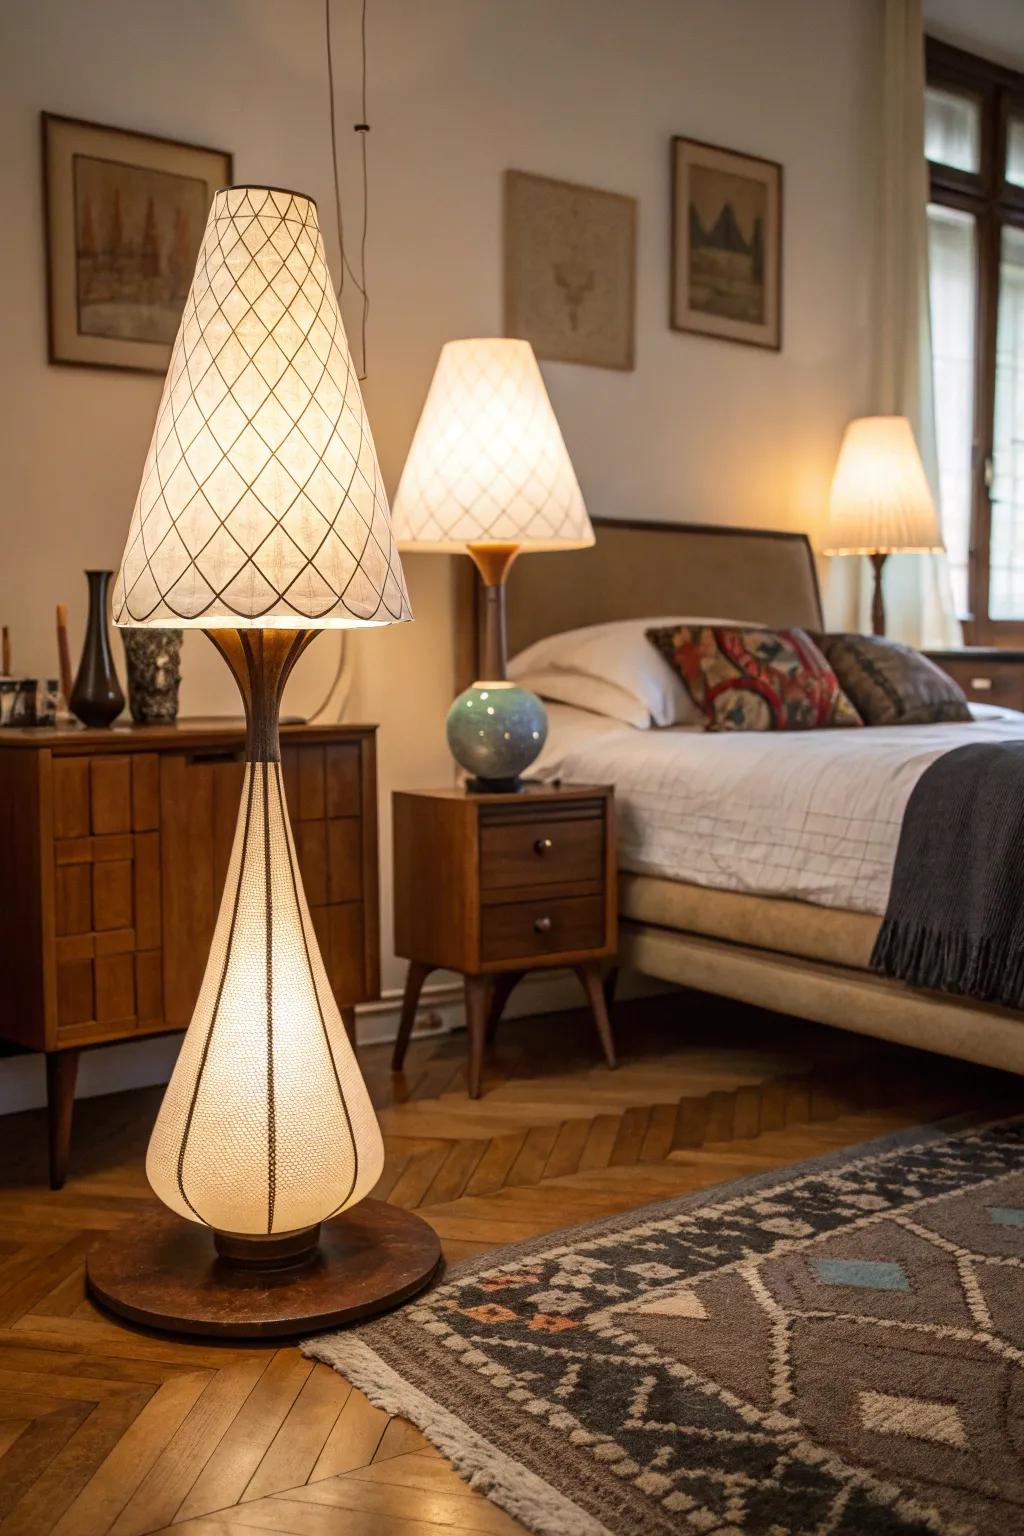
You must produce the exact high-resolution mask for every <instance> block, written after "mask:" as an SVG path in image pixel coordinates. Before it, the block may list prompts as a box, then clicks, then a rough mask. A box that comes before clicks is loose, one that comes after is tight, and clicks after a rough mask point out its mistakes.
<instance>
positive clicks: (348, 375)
mask: <svg viewBox="0 0 1024 1536" xmlns="http://www.w3.org/2000/svg"><path fill="white" fill-rule="evenodd" d="M114 616H115V620H116V622H117V623H118V624H119V625H121V626H129V627H131V626H148V625H159V626H163V625H171V626H176V627H181V626H186V627H193V628H203V629H207V630H210V631H212V632H213V633H212V638H213V639H214V641H215V643H216V644H217V646H218V649H220V650H221V652H222V654H223V655H224V656H225V658H226V659H227V660H228V662H229V664H230V665H231V666H232V669H233V671H234V672H235V675H236V678H237V679H238V681H239V684H240V686H241V687H242V689H243V694H244V696H245V701H246V713H247V719H248V725H249V733H248V748H247V759H248V761H247V763H246V769H245V779H244V785H243V790H242V800H241V806H240V809H239V816H238V823H237V827H236V830H235V838H234V844H233V848H232V853H231V859H230V864H229V867H228V871H227V878H226V881H225V887H224V894H223V897H222V901H221V907H220V912H219V916H218V918H217V924H216V928H215V931H214V935H213V942H212V946H211V950H210V955H209V959H208V962H207V966H206V971H205V975H204V978H203V982H202V986H201V989H200V993H199V998H198V1001H197V1003H196V1007H195V1012H194V1014H193V1016H192V1020H191V1023H190V1024H189V1027H188V1031H187V1033H186V1035H185V1039H184V1042H183V1044H182V1048H181V1052H180V1054H179V1057H178V1061H177V1063H176V1065H175V1068H174V1073H173V1075H172V1078H171V1081H170V1084H169V1086H168V1089H167V1092H166V1095H165V1097H164V1100H163V1103H162V1105H161V1108H160V1112H159V1115H158V1118H157V1122H156V1126H155V1128H154V1131H153V1136H152V1139H151V1142H150V1146H149V1153H148V1157H147V1161H146V1171H147V1174H148V1177H149V1180H150V1183H151V1184H152V1186H153V1189H154V1191H155V1192H156V1194H157V1195H158V1196H159V1197H160V1199H161V1200H162V1201H163V1202H164V1203H165V1205H167V1206H169V1207H170V1209H171V1210H172V1211H174V1212H176V1213H177V1214H178V1215H180V1216H183V1217H185V1218H186V1219H188V1220H190V1221H193V1222H200V1223H205V1224H207V1225H209V1226H211V1227H213V1228H214V1229H215V1230H216V1231H217V1233H218V1234H230V1235H237V1236H241V1237H243V1238H249V1237H252V1238H254V1239H255V1238H260V1239H262V1238H274V1237H277V1236H278V1235H279V1234H291V1233H294V1232H296V1231H306V1230H308V1229H315V1228H316V1226H317V1224H318V1223H320V1222H322V1221H324V1220H326V1219H328V1218H329V1217H331V1216H332V1215H335V1214H338V1213H340V1212H342V1211H343V1210H345V1209H346V1208H348V1207H349V1206H351V1205H354V1204H355V1203H356V1202H357V1201H359V1200H361V1199H362V1198H363V1197H364V1196H365V1195H366V1194H367V1193H368V1192H369V1191H370V1190H371V1189H372V1187H373V1185H374V1184H375V1183H376V1181H377V1179H378V1178H379V1176H380V1172H381V1168H382V1166H383V1158H384V1152H383V1144H382V1140H381V1134H380V1129H379V1126H378V1124H377V1119H376V1116H375V1115H374V1112H373V1108H372V1105H371V1103H370V1098H369V1095H368V1093H367V1090H366V1086H365V1084H364V1082H363V1079H362V1076H361V1074H360V1071H359V1067H358V1065H357V1062H356V1059H355V1055H354V1052H353V1049H352V1046H351V1044H350V1042H349V1039H348V1035H347V1033H346V1031H345V1028H344V1025H343V1023H342V1019H341V1015H340V1012H339V1008H338V1005H337V1003H336V1001H335V999H334V997H333V995H332V993H331V988H330V986H329V984H328V981H327V976H326V973H325V970H324V965H323V961H322V959H321V956H320V952H319V948H318V946H317V941H316V936H315V933H314V930H313V925H312V921H311V918H310V913H309V909H308V907H307V905H306V898H305V895H304V893H303V889H302V882H301V879H300V876H299V870H298V863H297V860H296V855H295V845H294V842H293V840H292V834H291V828H290V826H289V821H288V814H287V811H286V806H285V792H284V785H283V781H282V773H281V763H280V749H279V745H278V739H277V713H278V706H279V701H280V696H281V692H282V690H283V687H284V683H285V681H286V679H287V675H288V672H289V670H290V668H291V666H292V664H293V663H294V661H295V659H296V658H297V656H298V655H299V654H300V652H301V650H302V649H303V647H304V646H305V644H306V643H307V641H308V640H309V639H311V638H312V636H311V635H310V634H309V633H308V632H309V631H313V630H317V629H323V628H330V627H356V626H364V625H379V624H388V623H395V622H400V621H402V620H405V619H408V618H410V617H411V614H410V611H409V604H408V599H407V597H406V590H405V581H404V577H403V573H402V567H401V562H400V559H399V556H398V552H397V546H396V544H395V541H394V539H393V537H392V532H391V524H390V517H389V512H388V505H387V498H386V496H385V492H384V487H383V483H382V481H381V476H380V470H379V468H378V464H377V455H376V452H375V449H374V444H373V437H372V435H371V432H370V426H369V422H368V420H367V416H366V411H365V408H364V405H363V400H362V395H361V393H360V389H359V383H358V380H357V378H356V372H355V369H354V367H353V364H352V358H351V356H350V353H349V348H348V342H347V340H346V337H345V331H344V327H343V325H342V321H341V315H340V313H339V310H338V304H337V299H336V297H335V293H334V289H333V287H332V285H331V281H330V275H329V273H328V269H327V264H326V261H325V258H324V249H323V242H322V239H321V236H320V230H319V226H318V223H317V212H316V205H315V203H313V202H312V201H311V200H310V199H309V198H306V197H302V196H300V195H298V194H296V193H291V192H282V191H276V190H274V189H270V188H257V187H232V188H228V189H226V190H225V191H222V192H218V193H217V195H216V197H215V198H214V201H213V206H212V208H211V211H210V216H209V221H208V224H207V228H206V234H205V238H204V240H203V245H202V248H201V250H200V253H199V259H198V263H197V266H196V273H195V277H194V279H193V282H192V287H191V290H190V292H189V295H188V299H187V302H186V305H185V310H184V314H183V316H182V321H181V327H180V329H179V332H178V336H177V339H176V341H175V344H174V348H173V351H172V354H171V362H170V367H169V370H168V374H167V380H166V383H165V385H164V390H163V395H162V398H161V401H160V407H159V411H158V414H157V420H156V426H155V429H154V432H153V439H152V442H151V444H150V448H149V453H148V455H147V458H146V463H145V468H144V470H143V474H142V484H141V487H140V490H139V495H138V499H137V501H136V504H135V509H134V511H133V513H132V520H131V527H130V530H129V534H128V541H127V545H126V548H125V552H124V557H123V560H122V564H121V570H120V573H119V575H118V579H117V584H116V587H115V592H114ZM229 631H233V632H234V633H233V634H232V633H229ZM267 631H270V632H273V633H270V634H268V633H266V632H267Z"/></svg>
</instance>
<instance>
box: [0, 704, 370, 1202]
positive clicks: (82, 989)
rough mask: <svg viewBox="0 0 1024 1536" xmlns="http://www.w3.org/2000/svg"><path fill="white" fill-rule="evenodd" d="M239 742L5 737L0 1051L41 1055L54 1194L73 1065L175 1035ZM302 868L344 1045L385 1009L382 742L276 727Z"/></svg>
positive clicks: (198, 947) (200, 728)
mask: <svg viewBox="0 0 1024 1536" xmlns="http://www.w3.org/2000/svg"><path fill="white" fill-rule="evenodd" d="M244 746H245V733H244V730H243V727H242V725H241V724H240V723H239V724H235V723H233V722H232V723H220V722H208V721H198V720H197V721H182V722H180V723H179V724H178V725H176V726H171V727H163V726H124V727H115V728H114V729H113V730H102V731H101V730H81V729H75V728H69V729H61V728H55V729H50V728H39V729H34V730H32V729H24V730H2V731H0V838H2V844H0V846H2V848H3V868H4V872H5V879H4V882H3V891H4V902H3V918H2V922H0V1038H4V1039H7V1040H10V1041H13V1042H15V1043H17V1044H19V1045H22V1046H27V1047H29V1048H30V1049H31V1050H37V1051H45V1052H46V1081H47V1100H48V1111H49V1136H50V1181H51V1184H52V1185H53V1186H54V1188H59V1187H60V1185H61V1184H62V1183H63V1181H64V1176H65V1173H66V1169H67V1159H68V1147H69V1142H70V1135H71V1118H72V1106H73V1101H74V1091H75V1077H76V1073H77V1068H78V1058H79V1053H80V1051H81V1050H82V1049H83V1048H86V1047H90V1046H96V1045H108V1044H111V1043H112V1042H114V1041H124V1040H136V1039H139V1038H141V1037H142V1036H147V1035H158V1034H163V1033H166V1032H168V1031H171V1030H180V1029H184V1028H185V1027H186V1026H187V1024H188V1022H189V1019H190V1018H191V1016H192V1009H193V1006H194V1004H195V1000H196V996H197V994H198V991H199V984H200V982H201V980H202V977H203V971H204V968H205V965H206V957H207V952H208V949H209V944H210V939H211V936H212V934H213V926H214V921H215V919H216V916H217V908H218V905H219V902H220V895H221V891H222V889H223V885H224V878H225V874H226V872H227V864H228V859H229V857H230V853H231V843H232V838H233V835H234V830H235V819H236V816H237V812H238V804H239V799H240V794H241V786H242V775H243V760H244ZM281 757H282V767H283V772H284V779H285V786H286V793H287V800H288V810H289V814H290V816H291V820H292V829H293V833H294V837H295V845H296V849H297V852H298V858H299V866H300V869H301V871H302V878H303V882H304V884H305V888H306V897H307V900H308V902H309V906H310V911H311V914H312V919H313V926H314V928H315V930H316V934H317V938H318V940H319V943H320V949H321V952H322V954H323V957H324V963H325V965H326V967H327V973H328V976H329V977H330V980H331V985H332V987H333V989H334V993H335V996H336V998H337V1000H338V1004H339V1006H340V1008H341V1011H342V1017H343V1018H344V1020H345V1024H346V1027H347V1028H348V1030H349V1033H350V1034H353V1035H354V1022H355V1012H354V1009H355V1004H356V1003H361V1002H368V1001H370V1000H372V999H375V998H377V997H379V995H380V917H379V900H378V865H377V778H376V736H375V727H372V726H358V725H352V726H347V725H346V726H342V725H330V726H326V725H324V726H320V725H316V726H312V725H297V726H284V727H283V728H282V731H281Z"/></svg>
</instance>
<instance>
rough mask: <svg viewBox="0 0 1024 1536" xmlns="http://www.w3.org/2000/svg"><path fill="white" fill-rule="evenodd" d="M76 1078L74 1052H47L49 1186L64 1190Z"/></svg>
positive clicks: (76, 1056)
mask: <svg viewBox="0 0 1024 1536" xmlns="http://www.w3.org/2000/svg"><path fill="white" fill-rule="evenodd" d="M77 1077H78V1052H77V1051H74V1050H72V1051H47V1053H46V1122H47V1130H48V1132H49V1143H50V1188H51V1189H63V1187H64V1180H65V1179H66V1178H67V1172H68V1152H69V1150H70V1147H71V1116H72V1113H73V1112H74V1107H75V1079H76V1078H77Z"/></svg>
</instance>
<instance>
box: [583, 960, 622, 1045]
mask: <svg viewBox="0 0 1024 1536" xmlns="http://www.w3.org/2000/svg"><path fill="white" fill-rule="evenodd" d="M575 971H576V975H577V976H578V977H579V979H580V981H581V983H582V984H583V990H584V992H585V993H586V994H587V1001H588V1002H589V1004H590V1011H591V1013H592V1014H593V1015H594V1023H595V1024H596V1025H597V1032H598V1034H599V1035H600V1037H601V1045H602V1046H603V1047H604V1059H605V1061H606V1062H607V1063H608V1065H609V1067H612V1068H614V1067H617V1066H618V1062H617V1061H616V1059H615V1041H614V1039H613V1037H612V1026H611V1024H610V1023H609V1022H608V1009H607V1006H606V1005H605V1000H604V987H603V986H602V984H601V967H600V965H599V964H598V962H597V961H596V960H588V961H587V962H586V964H584V965H577V966H576V967H575Z"/></svg>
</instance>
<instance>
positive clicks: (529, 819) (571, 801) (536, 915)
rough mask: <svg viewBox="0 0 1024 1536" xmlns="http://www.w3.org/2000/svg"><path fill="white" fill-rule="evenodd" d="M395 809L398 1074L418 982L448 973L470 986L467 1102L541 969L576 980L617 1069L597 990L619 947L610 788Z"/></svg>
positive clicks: (531, 789)
mask: <svg viewBox="0 0 1024 1536" xmlns="http://www.w3.org/2000/svg"><path fill="white" fill-rule="evenodd" d="M393 806H394V845H395V884H394V899H395V952H396V954H398V955H401V956H403V957H404V958H406V959H408V961H409V962H410V963H409V973H408V976H407V978H406V983H405V997H404V1000H403V1003H402V1019H401V1024H400V1025H399V1030H398V1039H397V1040H396V1042H395V1052H394V1058H393V1061H392V1067H393V1069H394V1070H395V1071H396V1072H397V1071H400V1070H401V1067H402V1062H403V1060H404V1059H405V1051H406V1046H407V1045H408V1043H409V1036H410V1034H411V1033H412V1026H413V1020H414V1018H415V1016H416V1006H417V1004H418V1002H419V996H420V992H421V991H422V988H423V983H424V981H425V980H426V978H427V977H428V976H429V975H430V972H431V971H433V970H437V969H439V968H441V967H443V968H444V969H445V970H452V971H460V972H461V973H462V975H463V976H464V977H465V983H466V1022H467V1024H468V1027H469V1092H470V1096H471V1097H472V1098H474V1099H475V1098H478V1097H479V1095H480V1078H481V1074H482V1071H483V1061H484V1049H485V1046H486V1043H487V1041H488V1039H489V1038H490V1037H491V1036H492V1035H493V1032H494V1030H495V1029H496V1028H497V1024H498V1021H499V1020H500V1018H501V1011H502V1009H503V1008H504V1006H505V1003H506V1002H507V1001H508V997H509V994H510V993H511V991H512V988H513V987H514V986H515V985H516V983H517V982H518V981H519V980H520V979H521V978H522V977H523V976H525V975H526V973H527V972H528V971H535V970H539V969H541V968H544V969H552V968H554V967H555V966H569V967H571V968H572V969H573V970H574V971H575V972H576V974H577V976H578V977H579V979H580V981H581V983H582V985H583V990H584V992H585V993H586V996H587V1000H588V1002H589V1003H590V1007H591V1009H592V1011H593V1014H594V1023H595V1024H596V1026H597V1032H598V1035H599V1036H600V1040H601V1044H602V1046H603V1047H604V1054H605V1059H606V1060H607V1062H608V1065H609V1066H610V1067H614V1065H615V1046H614V1043H613V1040H612V1032H611V1026H610V1024H609V1022H608V1010H607V1007H606V1005H605V998H604V992H603V990H602V985H601V972H602V964H601V962H602V961H603V960H605V959H607V958H608V957H609V956H611V955H614V953H615V950H616V947H617V942H618V937H617V926H616V924H617V918H616V888H615V822H614V812H615V804H614V799H613V792H612V790H611V789H610V788H608V787H606V786H602V785H578V784H573V785H566V786H553V785H549V784H529V785H527V786H526V787H525V788H524V789H523V790H521V791H520V792H519V793H518V794H501V795H491V794H469V793H467V792H465V791H464V790H461V789H432V790H420V791H417V792H415V793H404V792H400V793H396V794H395V795H394V797H393Z"/></svg>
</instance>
